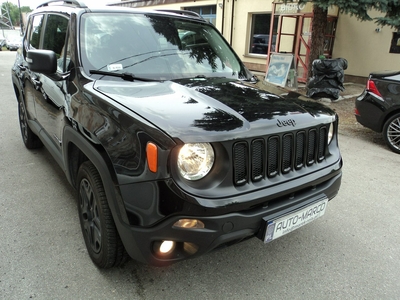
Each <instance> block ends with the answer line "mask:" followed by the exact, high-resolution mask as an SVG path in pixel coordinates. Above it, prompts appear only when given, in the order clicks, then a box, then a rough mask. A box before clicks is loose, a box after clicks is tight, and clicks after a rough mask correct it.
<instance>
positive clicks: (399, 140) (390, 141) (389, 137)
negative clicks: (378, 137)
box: [383, 113, 400, 154]
mask: <svg viewBox="0 0 400 300" xmlns="http://www.w3.org/2000/svg"><path fill="white" fill-rule="evenodd" d="M383 138H384V140H385V142H386V144H387V145H388V146H389V148H390V149H391V150H392V151H393V152H396V153H398V154H400V113H397V114H395V115H393V116H392V117H390V118H389V119H388V120H387V121H386V123H385V125H384V126H383Z"/></svg>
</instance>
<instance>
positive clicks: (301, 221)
mask: <svg viewBox="0 0 400 300" xmlns="http://www.w3.org/2000/svg"><path fill="white" fill-rule="evenodd" d="M327 205H328V199H324V200H322V201H319V202H316V203H314V204H312V205H309V206H307V207H305V208H303V209H300V210H297V211H295V212H293V213H290V214H288V215H285V216H283V217H281V218H279V219H276V220H271V221H267V229H266V230H265V236H264V243H269V242H270V241H272V240H275V239H277V238H279V237H281V236H283V235H285V234H288V233H289V232H292V231H293V230H296V229H297V228H300V227H301V226H304V225H306V224H308V223H310V222H312V221H314V220H315V219H318V218H319V217H322V216H323V215H324V213H325V211H326V207H327Z"/></svg>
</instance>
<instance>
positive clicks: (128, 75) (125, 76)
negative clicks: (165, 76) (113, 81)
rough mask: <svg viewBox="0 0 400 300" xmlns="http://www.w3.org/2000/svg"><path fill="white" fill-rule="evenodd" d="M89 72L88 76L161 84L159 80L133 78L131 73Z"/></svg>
mask: <svg viewBox="0 0 400 300" xmlns="http://www.w3.org/2000/svg"><path fill="white" fill-rule="evenodd" d="M89 72H90V74H98V75H104V76H113V77H119V78H122V79H123V80H126V81H135V80H138V81H145V82H154V81H158V82H161V80H156V79H151V78H143V77H138V76H135V75H133V74H132V73H129V72H124V73H115V72H107V71H99V70H89Z"/></svg>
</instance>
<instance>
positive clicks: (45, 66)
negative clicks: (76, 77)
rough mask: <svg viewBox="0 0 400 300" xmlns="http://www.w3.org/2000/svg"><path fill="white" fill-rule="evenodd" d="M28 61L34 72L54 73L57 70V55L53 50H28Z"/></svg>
mask: <svg viewBox="0 0 400 300" xmlns="http://www.w3.org/2000/svg"><path fill="white" fill-rule="evenodd" d="M25 59H26V62H27V63H28V65H29V69H30V70H31V71H33V72H37V73H43V74H54V73H55V72H56V71H57V56H56V54H55V53H54V51H51V50H28V52H27V53H26V58H25Z"/></svg>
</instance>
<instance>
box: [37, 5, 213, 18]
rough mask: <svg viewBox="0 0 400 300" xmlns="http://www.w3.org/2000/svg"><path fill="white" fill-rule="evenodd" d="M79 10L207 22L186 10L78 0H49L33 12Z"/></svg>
mask: <svg viewBox="0 0 400 300" xmlns="http://www.w3.org/2000/svg"><path fill="white" fill-rule="evenodd" d="M79 10H81V11H82V13H83V12H95V13H109V12H116V13H118V12H128V13H138V14H150V13H151V14H159V15H171V16H172V15H173V16H179V17H182V18H188V19H192V20H197V21H202V22H205V23H209V22H207V21H206V20H205V19H204V18H203V17H202V16H200V15H199V14H198V13H196V12H192V11H188V10H167V9H164V10H142V9H135V8H132V7H123V6H105V5H93V6H90V7H89V6H87V5H86V4H85V3H84V1H79V0H64V1H60V0H49V1H46V2H44V3H42V4H40V5H39V6H38V7H37V8H36V9H35V10H34V11H33V13H36V12H49V11H51V12H54V11H56V12H65V13H69V14H70V13H72V12H74V11H75V12H76V11H79Z"/></svg>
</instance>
